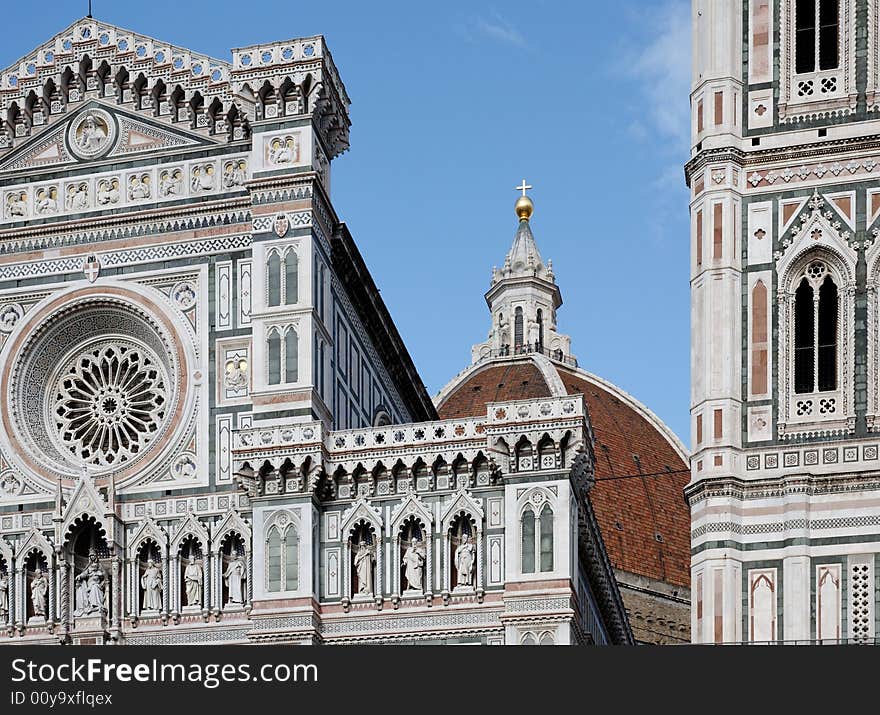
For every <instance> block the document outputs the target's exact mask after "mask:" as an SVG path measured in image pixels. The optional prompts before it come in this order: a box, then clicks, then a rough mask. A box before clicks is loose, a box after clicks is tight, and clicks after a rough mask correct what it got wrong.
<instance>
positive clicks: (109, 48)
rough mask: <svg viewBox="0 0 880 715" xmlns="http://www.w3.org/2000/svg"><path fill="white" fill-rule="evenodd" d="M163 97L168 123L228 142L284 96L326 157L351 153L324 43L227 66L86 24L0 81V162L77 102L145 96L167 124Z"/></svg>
mask: <svg viewBox="0 0 880 715" xmlns="http://www.w3.org/2000/svg"><path fill="white" fill-rule="evenodd" d="M157 88H158V90H157ZM164 88H167V90H168V95H170V94H171V92H172V91H177V92H178V94H177V99H176V101H177V102H178V103H179V106H180V107H181V108H183V109H184V110H185V111H184V115H185V116H184V117H183V119H181V117H175V118H174V119H175V121H189V122H191V124H192V128H194V129H202V130H204V131H206V132H207V131H210V132H211V133H214V132H215V131H217V130H218V126H219V127H220V133H223V132H224V131H226V130H228V131H229V133H230V134H231V135H232V136H233V137H235V138H243V134H242V132H239V133H238V135H237V136H236V132H235V131H234V130H235V127H236V126H240V125H241V123H242V122H246V121H250V122H253V121H256V120H259V119H261V118H262V115H261V114H260V113H259V111H258V109H259V107H260V103H261V100H262V98H263V97H264V96H265V93H266V92H267V91H269V92H272V93H274V94H273V96H274V97H278V96H279V94H281V93H284V94H285V95H287V96H290V97H291V98H297V99H302V103H303V105H304V106H305V107H306V110H305V111H306V112H308V113H312V114H316V115H318V116H319V117H320V121H319V122H318V125H319V126H320V127H321V130H322V132H324V134H325V141H326V143H327V146H328V151H329V152H330V155H331V158H332V157H334V156H336V155H338V154H339V153H341V152H342V151H344V150H345V149H347V148H348V127H349V125H350V122H349V119H348V106H349V103H350V102H349V98H348V95H347V93H346V91H345V87H344V85H343V84H342V81H341V80H340V78H339V73H338V72H337V71H336V67H335V65H334V64H333V59H332V57H331V56H330V52H329V50H328V49H327V47H326V44H325V42H324V38H323V37H321V36H315V37H307V38H300V39H292V40H285V41H280V42H272V43H269V44H265V45H254V46H250V47H243V48H238V49H234V50H233V51H232V61H231V62H229V61H224V60H219V59H216V58H214V57H211V56H209V55H206V54H204V53H199V52H195V51H192V50H189V49H186V48H182V47H178V46H175V45H172V44H170V43H166V42H162V41H161V40H157V39H154V38H152V37H148V36H147V35H143V34H140V33H136V32H132V31H131V30H127V29H124V28H121V27H117V26H115V25H111V24H109V23H104V22H100V21H99V20H96V19H94V18H89V17H86V18H81V19H79V20H77V21H76V22H74V23H72V24H71V25H70V26H68V27H67V28H65V29H64V30H63V31H62V32H59V33H58V34H56V35H55V36H54V37H52V38H51V39H49V40H48V41H46V42H44V43H43V44H41V45H40V46H39V47H37V48H35V49H34V50H33V51H32V52H29V53H28V54H27V55H25V56H24V57H22V58H21V59H20V60H18V61H17V62H15V63H13V64H12V65H10V66H9V67H7V68H6V70H4V71H3V72H2V73H0V155H2V153H3V151H4V150H8V149H10V148H11V147H12V146H13V145H16V144H18V143H20V142H21V140H22V139H23V138H26V137H28V136H30V134H31V130H32V128H33V127H40V126H42V125H43V124H47V123H52V122H53V121H54V119H55V118H56V117H57V116H58V115H62V114H64V113H65V112H66V111H67V107H68V106H69V105H72V104H76V103H77V102H80V101H83V100H88V99H98V98H112V99H114V100H115V101H117V102H118V103H119V104H127V103H135V104H137V105H138V106H140V105H141V104H144V102H141V101H140V97H144V98H145V99H146V100H147V101H146V102H145V103H146V104H147V108H148V109H149V110H150V112H151V113H152V115H153V116H158V117H163V116H165V114H168V115H169V118H170V115H171V113H170V112H165V107H163V106H161V105H162V104H163V103H164V104H165V105H167V104H168V103H169V101H168V99H169V98H168V96H165V98H164V99H162V94H161V91H162V90H163V89H164ZM177 88H179V90H177ZM135 95H138V96H135ZM154 95H155V96H156V97H158V98H159V99H160V101H159V103H158V104H159V106H154V105H153V103H152V101H151V100H152V97H153V96H154ZM283 104H284V103H283V102H282V105H283ZM190 108H192V112H191V113H189V112H188V110H189V109H190ZM282 111H283V110H282ZM202 114H209V115H210V117H209V119H204V120H202V119H203V118H202V117H201V115H202ZM4 120H5V121H4ZM218 121H219V122H220V125H218ZM224 122H225V124H223V123H224Z"/></svg>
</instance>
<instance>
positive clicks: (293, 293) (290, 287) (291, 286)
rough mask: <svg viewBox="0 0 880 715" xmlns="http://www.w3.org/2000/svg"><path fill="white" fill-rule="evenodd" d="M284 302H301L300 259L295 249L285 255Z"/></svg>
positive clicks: (289, 303)
mask: <svg viewBox="0 0 880 715" xmlns="http://www.w3.org/2000/svg"><path fill="white" fill-rule="evenodd" d="M284 302H285V303H286V304H287V305H294V304H295V303H298V302H299V260H298V259H297V257H296V251H294V250H293V249H291V250H289V251H288V252H287V253H286V254H285V256H284Z"/></svg>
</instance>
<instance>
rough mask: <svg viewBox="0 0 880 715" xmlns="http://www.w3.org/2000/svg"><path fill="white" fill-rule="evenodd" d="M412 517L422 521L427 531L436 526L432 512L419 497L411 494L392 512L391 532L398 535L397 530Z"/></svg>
mask: <svg viewBox="0 0 880 715" xmlns="http://www.w3.org/2000/svg"><path fill="white" fill-rule="evenodd" d="M411 516H414V517H416V518H417V519H418V520H419V521H421V523H422V525H423V526H424V527H425V528H426V529H430V528H431V527H432V526H433V524H434V515H433V514H432V513H431V510H430V509H428V507H427V506H425V504H424V502H422V500H421V499H419V497H418V495H416V494H414V493H412V492H410V493H409V494H407V496H406V498H405V499H404V500H403V501H401V502H400V504H398V505H397V506H396V507H395V508H394V510H393V511H392V512H391V532H392V533H395V534H396V533H397V530H398V529H399V528H400V527H401V526H402V525H403V523H404V522H405V521H406V520H407V519H408V518H409V517H411Z"/></svg>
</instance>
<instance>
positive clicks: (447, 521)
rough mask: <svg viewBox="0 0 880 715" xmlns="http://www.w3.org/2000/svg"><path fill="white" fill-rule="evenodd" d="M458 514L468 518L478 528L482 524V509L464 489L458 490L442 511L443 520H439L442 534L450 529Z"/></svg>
mask: <svg viewBox="0 0 880 715" xmlns="http://www.w3.org/2000/svg"><path fill="white" fill-rule="evenodd" d="M460 514H465V515H467V516H469V517H470V518H471V520H472V521H473V522H474V523H475V524H476V525H477V527H478V528H479V525H480V524H482V523H483V507H482V506H480V504H479V502H477V501H476V500H475V499H474V498H473V497H472V496H471V495H470V492H468V491H467V490H466V489H461V490H459V491H458V493H456V494H455V497H454V498H453V500H452V503H451V504H450V505H449V506H448V507H446V509H445V510H444V512H443V518H442V519H441V520H440V523H441V524H442V526H443V531H444V532H445V531H448V530H449V529H450V527H451V526H452V522H453V521H454V520H455V517H457V516H459V515H460Z"/></svg>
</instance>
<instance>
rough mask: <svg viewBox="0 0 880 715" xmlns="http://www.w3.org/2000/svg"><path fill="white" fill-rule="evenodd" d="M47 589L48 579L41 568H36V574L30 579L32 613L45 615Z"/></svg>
mask: <svg viewBox="0 0 880 715" xmlns="http://www.w3.org/2000/svg"><path fill="white" fill-rule="evenodd" d="M48 591H49V581H47V580H46V577H45V576H44V575H43V569H41V568H39V567H38V568H37V574H36V576H34V580H33V581H31V601H32V602H33V604H34V615H35V616H43V617H45V615H46V593H47V592H48Z"/></svg>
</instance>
